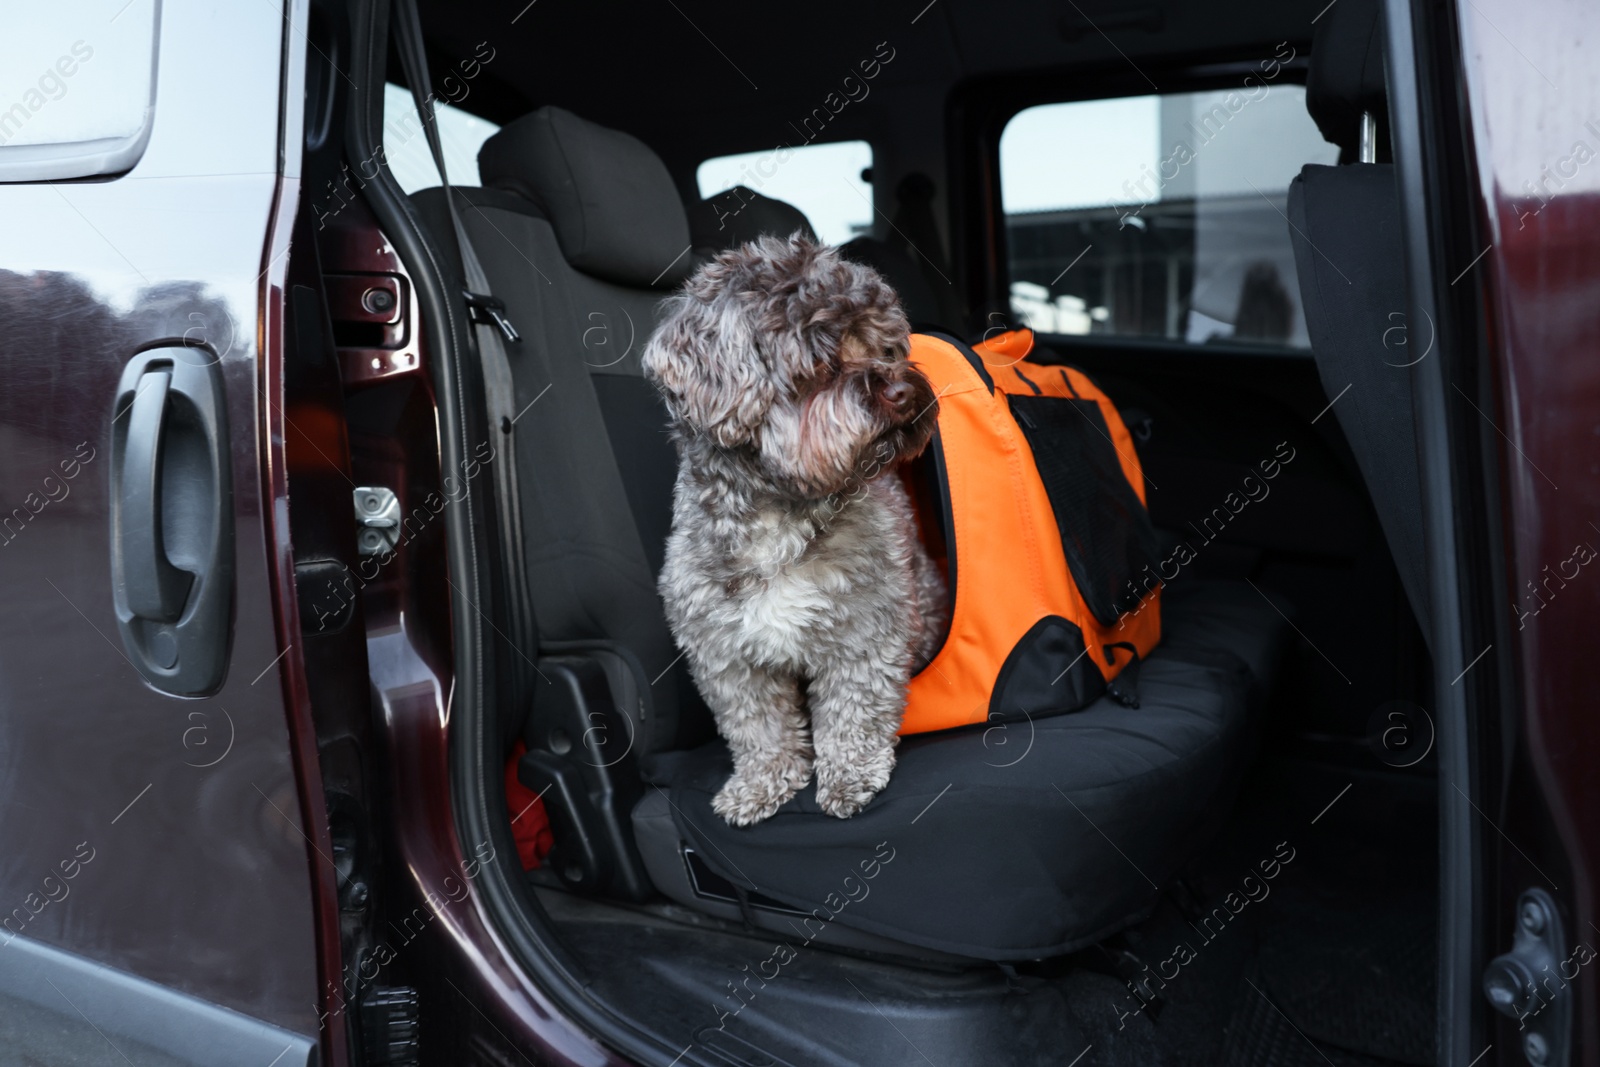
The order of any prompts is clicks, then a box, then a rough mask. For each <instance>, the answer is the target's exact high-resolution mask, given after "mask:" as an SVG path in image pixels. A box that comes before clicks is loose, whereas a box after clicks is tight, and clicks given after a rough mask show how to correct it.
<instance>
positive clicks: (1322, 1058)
mask: <svg viewBox="0 0 1600 1067" xmlns="http://www.w3.org/2000/svg"><path fill="white" fill-rule="evenodd" d="M1390 1063H1391V1061H1387V1060H1380V1059H1373V1058H1372V1057H1370V1056H1363V1055H1361V1054H1360V1053H1356V1052H1350V1051H1347V1050H1345V1049H1342V1048H1339V1047H1338V1046H1336V1045H1328V1044H1322V1043H1320V1042H1315V1041H1313V1040H1312V1039H1311V1038H1310V1037H1308V1036H1306V1034H1305V1033H1304V1032H1303V1031H1301V1030H1298V1029H1296V1027H1295V1025H1294V1023H1292V1022H1290V1021H1289V1017H1288V1016H1287V1015H1285V1014H1284V1013H1283V1012H1282V1010H1280V1009H1279V1007H1278V1006H1277V1004H1276V1003H1274V1002H1273V1001H1269V1000H1268V999H1267V996H1266V994H1265V992H1264V991H1263V989H1262V986H1261V980H1260V977H1259V975H1246V976H1245V978H1244V980H1243V981H1242V982H1241V983H1240V991H1239V999H1238V1007H1237V1008H1236V1009H1235V1011H1234V1013H1233V1018H1232V1019H1231V1020H1230V1021H1229V1023H1228V1038H1227V1045H1226V1046H1225V1049H1224V1051H1223V1055H1222V1063H1221V1067H1328V1065H1329V1064H1332V1065H1333V1067H1390Z"/></svg>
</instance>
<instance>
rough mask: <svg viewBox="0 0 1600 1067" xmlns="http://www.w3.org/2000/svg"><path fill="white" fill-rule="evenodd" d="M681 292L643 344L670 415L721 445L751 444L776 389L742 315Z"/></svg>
mask: <svg viewBox="0 0 1600 1067" xmlns="http://www.w3.org/2000/svg"><path fill="white" fill-rule="evenodd" d="M722 304H724V302H723V301H712V302H709V303H708V302H706V301H703V300H700V299H697V298H695V297H693V296H688V295H683V294H680V295H679V296H677V297H675V298H674V299H673V301H672V304H671V305H669V308H668V313H667V317H666V319H665V321H663V322H662V324H661V327H660V328H659V329H658V330H656V332H655V334H654V335H653V336H652V337H651V338H650V343H649V344H648V345H646V346H645V350H644V372H645V375H646V376H647V377H649V378H650V379H651V380H652V381H654V382H655V383H656V386H657V387H658V388H659V389H660V390H661V393H662V396H663V397H664V398H665V399H666V402H667V409H668V411H669V412H671V414H672V417H673V418H674V419H675V420H676V421H677V422H679V423H680V424H681V425H683V426H684V427H686V428H687V429H689V430H691V431H693V432H695V433H699V434H704V435H706V436H708V437H710V438H711V439H712V440H713V441H715V442H716V443H717V444H719V445H721V446H723V447H724V448H737V447H738V446H740V445H746V444H751V443H753V441H754V439H755V436H756V430H757V429H758V428H759V427H760V426H761V424H762V422H763V421H764V420H765V419H766V416H767V409H768V408H770V407H771V405H772V401H773V399H774V398H775V397H776V395H777V388H776V386H775V384H774V383H773V381H772V379H771V374H770V372H769V369H768V367H767V361H766V360H765V359H763V358H762V356H761V353H760V351H759V350H758V349H757V346H756V342H755V337H754V336H753V335H752V334H751V332H750V328H749V322H748V319H747V318H746V316H744V315H742V314H739V313H738V312H737V310H735V309H733V308H731V307H721V312H720V313H719V310H718V307H719V306H720V305H722Z"/></svg>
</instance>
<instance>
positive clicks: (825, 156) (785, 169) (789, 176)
mask: <svg viewBox="0 0 1600 1067" xmlns="http://www.w3.org/2000/svg"><path fill="white" fill-rule="evenodd" d="M871 167H872V146H871V145H869V144H868V143H867V142H865V141H838V142H835V143H833V144H808V145H801V146H800V147H798V148H794V147H790V146H789V145H784V146H782V147H779V148H771V149H768V150H766V151H764V152H743V153H740V154H739V155H735V156H717V157H716V158H714V159H708V160H706V161H705V162H704V163H702V164H700V167H699V169H698V170H697V171H696V172H695V180H696V182H697V183H698V185H699V187H700V195H701V197H712V196H715V195H716V194H718V193H720V192H725V191H726V190H728V189H732V188H733V187H734V186H736V185H742V186H744V187H745V188H747V189H753V190H755V191H756V192H758V193H760V194H761V195H762V196H770V197H772V198H773V199H774V200H783V201H785V202H787V203H790V204H793V205H794V206H795V207H797V208H799V209H800V210H801V211H802V212H804V213H805V216H806V218H807V219H809V220H810V221H811V228H812V229H814V230H816V231H817V236H818V237H819V238H821V239H822V240H823V241H826V242H827V243H829V244H836V245H837V244H844V243H845V242H846V241H848V240H850V239H851V238H852V237H859V236H861V235H862V234H864V233H868V232H870V231H871V229H872V186H871V185H869V184H868V181H867V176H866V175H865V174H864V173H863V172H865V171H867V170H869V169H871Z"/></svg>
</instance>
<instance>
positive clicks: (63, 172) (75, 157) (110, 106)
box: [0, 0, 157, 181]
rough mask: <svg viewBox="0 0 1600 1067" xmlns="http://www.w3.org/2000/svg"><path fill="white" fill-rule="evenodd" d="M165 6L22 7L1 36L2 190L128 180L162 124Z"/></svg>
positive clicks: (108, 0) (108, 1)
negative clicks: (7, 184)
mask: <svg viewBox="0 0 1600 1067" xmlns="http://www.w3.org/2000/svg"><path fill="white" fill-rule="evenodd" d="M156 8H157V4H156V0H121V2H117V0H86V2H84V3H74V4H29V5H16V10H10V11H7V12H6V28H5V32H4V33H0V181H48V180H54V179H58V178H85V177H89V176H91V175H96V174H118V173H121V172H123V171H126V170H129V169H130V168H132V166H133V165H134V164H135V163H136V162H138V160H139V157H140V156H141V155H142V154H143V153H144V147H145V144H146V143H147V142H148V141H149V139H150V129H151V125H152V122H153V119H154V115H155V72H156V45H155V32H156V25H157V12H156Z"/></svg>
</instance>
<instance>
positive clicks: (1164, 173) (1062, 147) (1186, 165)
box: [1000, 78, 1338, 348]
mask: <svg viewBox="0 0 1600 1067" xmlns="http://www.w3.org/2000/svg"><path fill="white" fill-rule="evenodd" d="M1246 82H1247V84H1246V85H1245V86H1242V87H1238V88H1232V89H1218V90H1215V91H1206V92H1191V93H1169V94H1163V95H1160V96H1138V97H1126V98H1119V99H1112V100H1088V101H1081V102H1073V103H1062V104H1046V105H1043V106H1040V107H1030V108H1028V109H1026V110H1024V111H1021V112H1018V113H1017V114H1016V115H1015V116H1014V117H1013V118H1012V119H1011V121H1010V122H1009V123H1008V124H1007V126H1006V128H1005V131H1004V132H1003V133H1002V135H1001V138H1000V189H1001V198H1002V202H1003V207H1004V211H1005V224H1006V237H1007V246H1008V248H1009V265H1010V283H1011V293H1010V298H1011V309H1012V313H1013V314H1014V315H1015V316H1016V317H1017V318H1018V319H1020V320H1021V321H1022V322H1023V323H1025V324H1027V325H1030V326H1032V327H1033V328H1034V329H1036V330H1039V331H1041V332H1046V333H1063V334H1098V335H1110V336H1117V337H1145V338H1162V339H1165V340H1169V341H1181V342H1189V343H1193V344H1204V343H1205V342H1207V341H1214V340H1231V341H1239V342H1247V343H1256V344H1265V345H1273V346H1279V347H1285V346H1288V347H1300V348H1303V347H1307V345H1308V342H1307V339H1306V327H1305V320H1304V318H1303V317H1302V315H1301V311H1300V293H1299V289H1298V287H1297V284H1296V281H1295V272H1294V253H1293V250H1292V247H1291V245H1290V242H1289V223H1288V218H1287V216H1286V211H1287V202H1288V190H1289V182H1290V181H1291V180H1292V179H1293V178H1294V177H1295V175H1296V174H1298V173H1299V172H1300V168H1301V167H1302V166H1304V165H1305V164H1307V163H1333V162H1335V161H1336V159H1337V156H1338V149H1337V148H1335V147H1334V146H1333V145H1330V144H1327V143H1325V142H1324V141H1323V140H1322V137H1321V135H1320V134H1319V133H1318V132H1317V128H1316V124H1315V123H1314V122H1312V120H1311V117H1310V116H1309V115H1308V114H1307V113H1306V109H1305V90H1304V88H1303V87H1301V86H1298V85H1291V84H1287V83H1282V82H1279V83H1273V82H1272V81H1270V80H1263V78H1254V79H1246Z"/></svg>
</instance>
